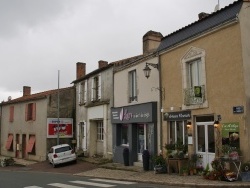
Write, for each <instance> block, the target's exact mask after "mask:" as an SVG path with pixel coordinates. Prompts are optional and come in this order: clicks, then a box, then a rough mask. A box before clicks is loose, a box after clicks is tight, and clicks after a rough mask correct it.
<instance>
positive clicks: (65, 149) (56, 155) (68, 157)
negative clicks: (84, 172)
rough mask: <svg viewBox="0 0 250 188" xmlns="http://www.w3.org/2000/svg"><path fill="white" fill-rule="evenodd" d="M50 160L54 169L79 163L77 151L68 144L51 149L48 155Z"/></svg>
mask: <svg viewBox="0 0 250 188" xmlns="http://www.w3.org/2000/svg"><path fill="white" fill-rule="evenodd" d="M48 159H49V162H50V163H51V164H52V165H53V167H54V168H55V167H56V166H57V165H59V164H63V163H68V162H75V163H76V162H77V157H76V154H75V151H74V150H73V149H72V148H71V146H70V145H68V144H61V145H56V146H53V147H51V148H50V150H49V153H48Z"/></svg>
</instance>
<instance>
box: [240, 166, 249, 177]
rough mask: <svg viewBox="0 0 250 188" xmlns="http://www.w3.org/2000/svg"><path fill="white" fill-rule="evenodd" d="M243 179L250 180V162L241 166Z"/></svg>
mask: <svg viewBox="0 0 250 188" xmlns="http://www.w3.org/2000/svg"><path fill="white" fill-rule="evenodd" d="M240 171H241V172H240V176H241V180H242V181H250V162H246V163H243V164H242V165H241V168H240Z"/></svg>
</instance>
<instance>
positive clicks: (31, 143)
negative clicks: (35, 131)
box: [26, 136, 36, 153]
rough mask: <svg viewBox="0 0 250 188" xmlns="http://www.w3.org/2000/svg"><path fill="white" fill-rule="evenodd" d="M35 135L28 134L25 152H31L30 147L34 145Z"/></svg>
mask: <svg viewBox="0 0 250 188" xmlns="http://www.w3.org/2000/svg"><path fill="white" fill-rule="evenodd" d="M35 141H36V137H35V136H30V139H29V142H28V147H27V150H26V151H27V152H28V153H30V152H32V149H33V147H34V145H35Z"/></svg>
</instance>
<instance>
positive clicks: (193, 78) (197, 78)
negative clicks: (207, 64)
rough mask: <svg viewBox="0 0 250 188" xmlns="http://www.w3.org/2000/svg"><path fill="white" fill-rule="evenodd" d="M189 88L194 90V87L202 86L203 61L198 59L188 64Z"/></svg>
mask: <svg viewBox="0 0 250 188" xmlns="http://www.w3.org/2000/svg"><path fill="white" fill-rule="evenodd" d="M187 71H188V73H187V75H188V79H187V81H188V86H189V88H193V87H194V86H201V85H202V71H201V60H200V59H196V60H194V61H191V62H189V63H188V69H187Z"/></svg>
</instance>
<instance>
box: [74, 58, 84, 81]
mask: <svg viewBox="0 0 250 188" xmlns="http://www.w3.org/2000/svg"><path fill="white" fill-rule="evenodd" d="M85 75H86V63H81V62H77V63H76V79H79V78H81V77H83V76H85Z"/></svg>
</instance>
